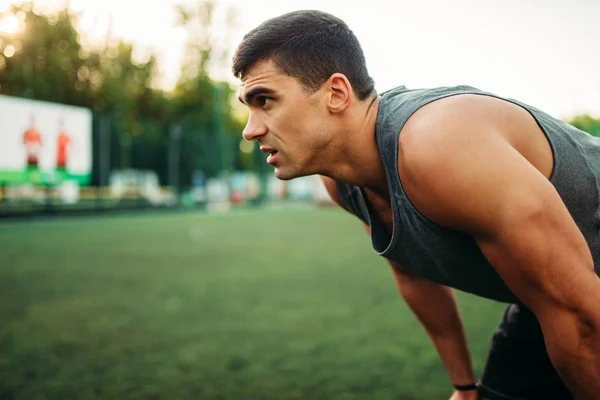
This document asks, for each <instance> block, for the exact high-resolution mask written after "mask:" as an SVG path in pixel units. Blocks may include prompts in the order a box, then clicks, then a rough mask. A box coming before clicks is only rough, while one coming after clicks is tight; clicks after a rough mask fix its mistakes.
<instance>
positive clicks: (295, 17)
mask: <svg viewBox="0 0 600 400" xmlns="http://www.w3.org/2000/svg"><path fill="white" fill-rule="evenodd" d="M232 69H233V73H234V75H235V76H236V77H238V78H240V79H241V81H242V87H241V89H240V100H241V101H242V102H244V103H245V104H246V105H247V106H248V107H249V108H250V118H249V120H248V125H247V126H246V129H245V130H244V137H245V138H246V139H247V140H257V141H259V142H260V144H261V148H262V149H263V151H268V152H270V153H271V154H272V155H271V156H270V157H269V159H268V162H269V163H270V164H272V165H273V166H274V167H275V173H276V175H277V177H279V178H280V179H291V178H294V177H297V176H302V175H310V174H314V173H319V162H320V160H319V156H322V155H323V153H324V150H325V149H326V148H327V145H328V144H329V143H330V142H331V141H332V140H333V135H335V133H336V130H339V129H336V128H339V126H338V125H339V124H338V125H335V124H334V123H333V120H332V118H331V117H334V119H335V116H336V115H339V114H341V112H343V111H344V110H345V107H348V104H349V103H350V98H352V99H353V101H357V102H361V101H364V100H367V99H368V98H370V97H373V95H374V94H375V89H374V82H373V79H372V78H371V77H370V76H369V74H368V71H367V67H366V63H365V58H364V54H363V51H362V49H361V46H360V44H359V42H358V40H357V38H356V37H355V36H354V34H353V33H352V31H351V30H350V29H349V28H348V26H347V25H346V24H345V23H344V22H343V21H342V20H340V19H339V18H336V17H334V16H332V15H330V14H327V13H324V12H320V11H296V12H292V13H289V14H284V15H282V16H279V17H276V18H273V19H270V20H268V21H266V22H264V23H263V24H261V25H260V26H258V27H257V28H255V29H254V30H252V31H251V32H249V33H248V34H247V35H246V36H245V37H244V39H243V40H242V42H241V43H240V45H239V47H238V49H237V51H236V53H235V55H234V58H233V68H232ZM340 107H341V108H340Z"/></svg>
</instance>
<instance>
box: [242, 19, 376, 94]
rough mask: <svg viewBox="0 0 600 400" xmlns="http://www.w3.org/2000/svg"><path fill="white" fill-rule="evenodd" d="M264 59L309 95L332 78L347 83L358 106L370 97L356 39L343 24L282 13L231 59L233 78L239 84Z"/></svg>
mask: <svg viewBox="0 0 600 400" xmlns="http://www.w3.org/2000/svg"><path fill="white" fill-rule="evenodd" d="M269 58H270V59H271V60H272V61H273V63H274V64H275V66H277V67H278V68H279V69H280V70H281V71H282V72H283V73H285V74H287V75H289V76H292V77H294V78H297V79H298V80H299V81H300V83H301V84H302V85H303V86H305V87H306V88H307V89H309V90H312V91H316V90H318V89H319V88H320V87H321V86H322V85H323V83H325V81H326V80H327V79H329V77H330V76H331V75H333V74H334V73H336V72H339V73H342V74H344V75H345V76H346V77H347V78H348V80H349V81H350V84H351V85H352V88H353V89H354V92H355V93H356V95H357V97H358V98H359V99H360V100H364V99H366V98H367V97H368V96H369V95H370V94H372V93H373V92H374V91H375V83H374V81H373V78H371V77H370V76H369V72H368V71H367V66H366V61H365V56H364V54H363V51H362V48H361V46H360V43H359V42H358V39H357V38H356V36H355V35H354V33H353V32H352V31H351V30H350V28H348V25H346V23H345V22H344V21H342V20H341V19H339V18H337V17H334V16H333V15H330V14H327V13H325V12H322V11H314V10H303V11H294V12H291V13H287V14H284V15H281V16H279V17H275V18H272V19H269V20H267V21H265V22H263V23H262V24H261V25H259V26H258V27H257V28H255V29H253V30H252V31H250V32H249V33H247V34H246V35H245V36H244V38H243V40H242V42H241V43H240V45H239V46H238V48H237V50H236V52H235V55H234V56H233V68H232V70H233V74H234V75H235V76H236V77H238V78H240V79H241V78H242V77H243V76H244V75H245V74H246V73H247V72H248V70H249V69H250V68H251V67H252V66H253V65H254V64H256V63H257V62H258V61H261V60H265V59H269Z"/></svg>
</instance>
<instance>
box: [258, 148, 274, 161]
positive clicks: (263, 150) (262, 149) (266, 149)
mask: <svg viewBox="0 0 600 400" xmlns="http://www.w3.org/2000/svg"><path fill="white" fill-rule="evenodd" d="M260 151H262V152H263V153H269V157H267V163H268V164H273V163H274V162H275V160H276V159H277V154H278V151H277V150H275V148H274V147H271V146H260Z"/></svg>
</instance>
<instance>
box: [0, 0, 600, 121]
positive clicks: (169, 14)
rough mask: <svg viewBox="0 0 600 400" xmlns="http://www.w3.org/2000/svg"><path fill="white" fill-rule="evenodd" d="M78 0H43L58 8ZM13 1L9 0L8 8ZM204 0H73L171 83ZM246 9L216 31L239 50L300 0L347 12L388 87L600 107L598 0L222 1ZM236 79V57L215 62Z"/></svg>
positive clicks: (93, 30) (98, 28)
mask: <svg viewBox="0 0 600 400" xmlns="http://www.w3.org/2000/svg"><path fill="white" fill-rule="evenodd" d="M67 1H68V0H36V2H35V3H36V5H38V6H39V7H49V8H57V7H61V6H63V5H64V4H65V3H66V2H67ZM8 3H10V1H7V0H0V10H2V8H3V5H4V7H6V5H7V4H8ZM179 3H188V4H193V3H194V0H157V1H143V0H103V1H98V0H70V1H69V4H70V7H71V9H72V10H73V11H75V12H78V13H80V15H81V16H80V23H79V29H80V31H82V32H83V33H84V34H85V39H86V40H87V41H89V42H91V43H94V42H98V41H103V40H105V38H106V36H107V32H108V30H109V27H110V35H111V36H112V37H115V38H123V39H126V40H128V41H132V42H134V43H135V45H136V48H137V49H138V51H139V52H138V54H137V56H138V57H139V58H140V59H143V58H144V57H146V56H147V54H148V53H149V52H150V51H152V52H155V53H157V54H158V57H159V63H160V64H159V65H160V68H161V72H162V78H161V82H162V85H163V86H164V87H165V88H167V89H168V88H170V87H172V86H173V85H174V83H175V80H176V78H177V76H178V73H179V68H180V65H181V58H182V55H183V51H184V48H185V42H186V37H187V36H186V32H185V31H184V30H182V29H181V28H177V27H176V26H175V12H174V5H175V4H179ZM219 4H220V6H219V7H220V8H219V9H218V10H221V14H219V11H218V12H217V18H219V15H222V14H224V11H223V10H225V9H226V8H227V7H229V6H233V7H235V8H236V10H237V23H236V26H235V28H234V29H233V30H232V31H229V32H225V31H223V32H216V34H215V40H216V42H217V43H219V45H220V46H223V47H224V48H225V49H226V50H227V51H228V52H229V53H233V51H234V50H235V47H236V46H237V44H238V43H239V41H240V40H241V38H242V37H243V35H244V34H245V33H246V32H247V31H249V30H250V29H252V28H254V27H256V26H257V25H259V24H260V23H261V22H262V21H264V20H266V19H268V18H271V17H274V16H277V15H280V14H283V13H285V12H289V11H293V10H298V9H319V10H323V11H326V12H329V13H332V14H334V15H336V16H338V17H340V18H342V19H343V20H344V21H346V23H347V24H348V25H349V26H350V28H351V29H352V30H353V31H354V33H355V34H356V36H357V37H358V39H359V41H360V42H361V44H362V46H363V50H364V52H365V57H366V59H367V67H368V68H369V72H370V74H371V76H372V77H373V78H374V79H375V82H376V88H377V90H378V91H384V90H387V89H390V88H392V87H395V86H398V85H405V86H407V87H408V88H424V87H436V86H448V85H457V84H465V85H471V86H475V87H477V88H479V89H482V90H485V91H488V92H492V93H495V94H498V95H501V96H505V97H510V98H515V99H518V100H520V101H523V102H525V103H528V104H530V105H533V106H535V107H537V108H540V109H542V110H544V111H546V112H549V113H550V114H552V115H554V116H556V117H559V118H568V117H570V116H572V115H574V114H578V113H589V114H592V115H595V116H600V50H599V49H600V1H598V0H568V1H566V0H503V1H497V0H396V1H394V2H391V1H387V0H369V1H367V2H365V1H363V2H351V1H343V0H337V1H334V0H302V1H295V0H288V1H284V0H239V1H238V0H221V1H220V3H219ZM213 74H214V77H215V78H217V79H226V80H229V81H231V82H232V83H234V84H237V82H236V80H235V79H234V78H233V77H232V76H231V74H230V72H229V68H228V66H224V67H223V68H221V69H219V70H215V71H213Z"/></svg>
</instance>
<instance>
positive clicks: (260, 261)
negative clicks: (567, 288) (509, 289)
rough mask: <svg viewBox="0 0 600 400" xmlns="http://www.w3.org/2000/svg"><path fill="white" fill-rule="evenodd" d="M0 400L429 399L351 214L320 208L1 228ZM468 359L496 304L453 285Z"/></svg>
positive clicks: (478, 357) (441, 389)
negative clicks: (467, 348) (462, 322)
mask: <svg viewBox="0 0 600 400" xmlns="http://www.w3.org/2000/svg"><path fill="white" fill-rule="evenodd" d="M0 248H1V249H2V253H1V255H0V257H1V258H0V399H116V398H119V399H256V400H259V399H260V400H263V399H264V400H267V399H269V400H270V399H313V400H317V399H328V400H329V399H340V400H351V399H367V398H368V399H444V398H448V397H449V394H450V393H451V387H450V384H449V380H448V378H447V376H446V373H445V370H444V368H443V367H442V365H441V363H440V361H439V359H438V358H437V354H436V353H435V351H434V349H433V347H432V345H431V344H430V342H429V340H428V338H427V336H426V335H425V334H424V331H423V329H422V328H421V327H420V325H419V324H418V323H417V321H416V319H415V317H414V316H413V315H412V314H411V313H410V311H409V310H408V308H407V306H406V305H405V304H404V303H403V302H402V301H401V299H400V297H399V296H398V294H397V293H396V289H395V286H394V284H393V280H392V277H391V272H390V271H389V268H388V267H387V264H386V263H385V262H384V261H383V260H382V259H380V258H378V257H377V256H375V255H374V254H373V252H372V250H371V249H370V247H369V240H368V238H367V237H366V235H365V233H364V230H363V229H362V227H361V224H360V223H359V222H358V220H355V219H354V218H353V217H351V216H348V215H346V214H345V213H343V212H338V211H336V210H331V209H313V208H309V207H306V208H295V209H279V210H255V211H247V212H234V213H231V214H224V215H207V214H194V213H185V214H168V215H156V214H153V215H144V214H140V215H135V216H126V217H123V216H120V217H114V216H113V217H98V218H78V219H65V220H47V221H37V222H23V223H16V222H10V223H4V224H0ZM459 301H460V304H461V309H462V310H463V315H464V319H465V324H466V328H467V334H468V338H469V343H470V346H471V351H472V354H473V362H474V366H475V369H476V370H477V371H478V372H480V371H481V369H482V367H483V364H484V362H485V357H486V355H487V349H488V345H489V342H490V337H491V334H492V332H493V331H494V329H495V327H496V325H497V323H498V321H499V319H500V316H501V313H502V309H503V306H502V305H500V304H497V303H493V302H490V301H487V300H483V299H478V298H475V297H473V296H469V295H465V294H459Z"/></svg>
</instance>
